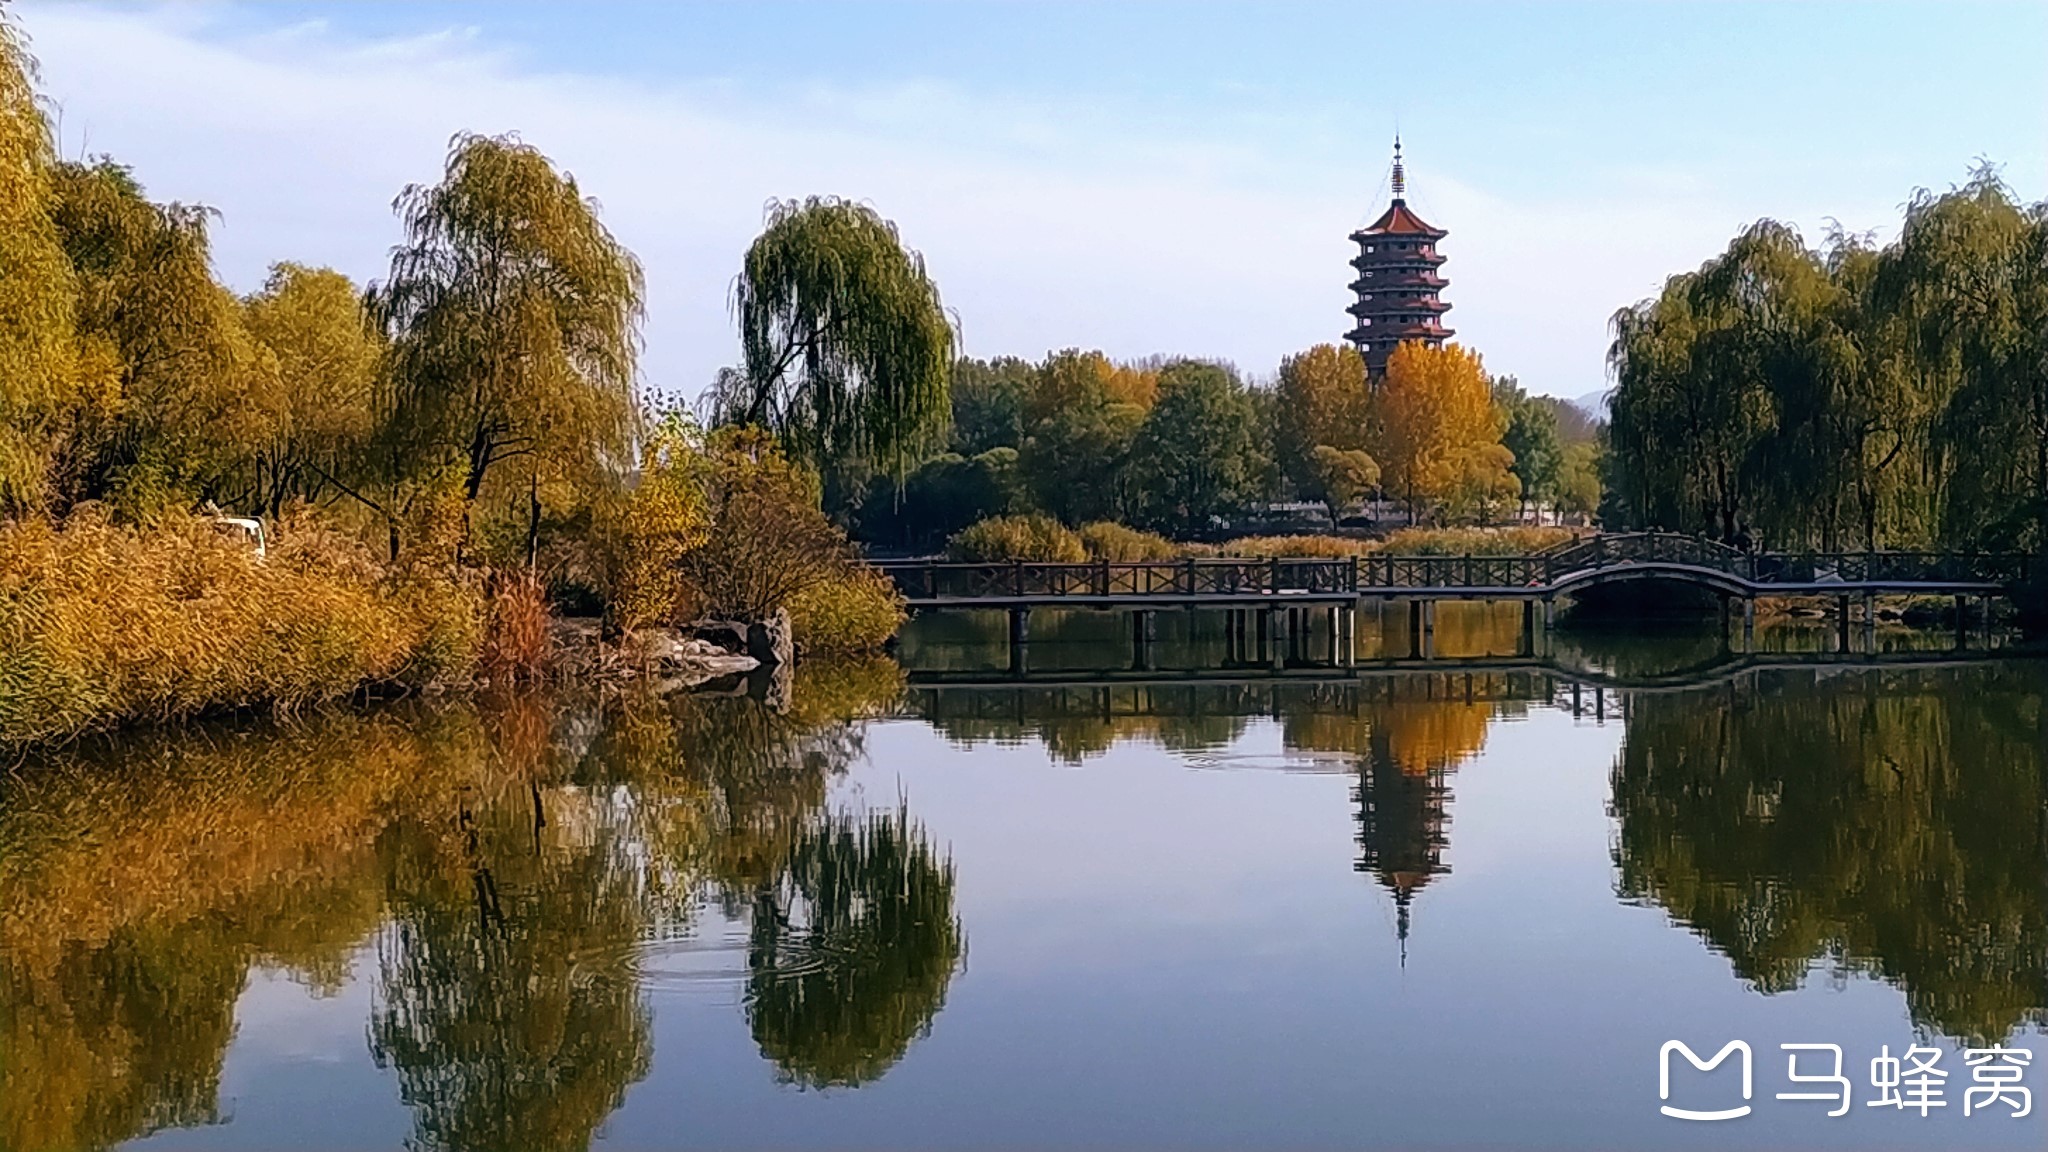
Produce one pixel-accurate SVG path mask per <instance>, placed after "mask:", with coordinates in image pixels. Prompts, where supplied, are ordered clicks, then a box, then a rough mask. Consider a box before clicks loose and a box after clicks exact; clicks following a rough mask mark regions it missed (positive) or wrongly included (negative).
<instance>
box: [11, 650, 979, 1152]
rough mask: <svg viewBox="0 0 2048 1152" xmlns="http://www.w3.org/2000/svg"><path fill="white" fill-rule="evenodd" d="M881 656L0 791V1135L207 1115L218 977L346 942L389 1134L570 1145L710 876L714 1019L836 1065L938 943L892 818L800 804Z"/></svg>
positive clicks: (913, 833) (900, 998) (285, 967)
mask: <svg viewBox="0 0 2048 1152" xmlns="http://www.w3.org/2000/svg"><path fill="white" fill-rule="evenodd" d="M900 689H901V673H900V671H899V670H897V669H896V668H895V666H894V665H891V664H888V663H886V662H879V663H875V664H870V665H860V666H852V667H843V668H836V669H825V668H821V669H818V670H816V671H815V672H814V673H810V674H807V676H805V677H800V678H799V682H798V684H797V687H796V694H795V699H794V702H793V704H792V706H791V707H790V708H789V709H787V710H786V711H783V712H776V711H773V710H772V709H769V708H766V707H763V706H762V705H761V704H759V703H758V702H756V701H754V700H751V699H747V698H744V697H738V698H731V699H718V698H703V697H694V698H680V699H671V700H657V699H624V700H620V699H611V700H605V701H597V700H575V699H553V698H548V697H546V696H524V697H515V698H510V699H503V700H490V701H485V702H482V703H481V704H480V705H479V706H477V707H475V708H468V707H465V708H451V709H432V708H425V707H413V708H390V709H383V710H379V711H376V712H373V713H370V714H366V715H354V714H346V713H337V714H328V715H320V716H316V717H312V718H309V719H306V720H305V721H303V722H298V723H291V724H268V725H253V726H243V727H241V728H225V727H224V728H219V729H202V730H195V731H187V732H184V733H179V734H156V735H142V736H131V737H127V738H124V739H122V740H120V741H118V742H115V743H110V744H106V745H102V746H95V747H87V748H81V749H76V750H72V751H71V752H68V753H66V754H64V755H62V756H59V757H52V758H50V759H48V760H47V762H43V763H36V764H31V765H26V766H24V767H23V768H22V769H21V770H20V771H19V772H18V774H17V776H16V777H15V778H14V779H13V780H11V781H10V782H9V783H8V784H7V786H6V793H5V798H4V803H0V872H4V875H0V891H4V903H0V946H4V960H0V1047H4V1050H5V1051H6V1053H7V1059H6V1061H5V1067H4V1072H0V1144H4V1146H6V1147H9V1148H20V1149H43V1148H74V1147H107V1146H110V1145H112V1144H116V1143H119V1142H121V1141H123V1140H126V1139H129V1138H132V1137H135V1136H139V1135H144V1134H147V1133H150V1132H153V1131H157V1130H159V1129H162V1128H167V1127H184V1126H193V1125H202V1124H209V1123H215V1122H218V1121H220V1120H221V1119H222V1118H223V1117H222V1108H221V1103H220V1076H221V1064H222V1059H223V1057H224V1055H225V1052H226V1050H227V1047H228V1044H229V1042H230V1040H231V1039H232V1037H233V1035H234V1031H235V1023H234V1013H235V1006H236V1003H237V1000H238V999H239V997H240V996H241V994H242V992H243V990H244V988H245V986H246V983H247V981H248V978H249V974H250V972H251V971H252V970H256V969H264V970H280V971H283V972H285V973H288V974H290V975H291V976H292V978H293V979H295V980H297V981H299V982H301V983H302V984H304V985H306V986H308V987H309V988H311V989H313V990H314V991H316V992H319V991H332V990H335V989H338V988H339V987H341V986H342V985H344V984H345V983H347V982H348V981H349V980H351V979H353V978H356V977H357V976H358V974H357V973H355V972H353V971H352V969H351V964H352V962H353V961H354V960H355V959H356V958H358V957H359V956H362V955H365V954H366V953H365V952H364V948H365V945H366V943H367V944H369V945H370V947H369V949H368V952H367V955H369V956H371V957H373V958H374V965H375V971H374V972H373V973H363V974H361V975H363V976H365V977H369V978H372V979H373V981H374V983H373V990H374V994H373V1001H372V1009H371V1018H370V1021H369V1026H368V1040H369V1054H370V1056H371V1057H372V1058H373V1059H374V1060H375V1062H376V1064H377V1065H378V1066H379V1067H383V1068H388V1069H390V1070H392V1071H394V1072H395V1073H396V1076H397V1081H398V1086H399V1092H400V1095H401V1098H402V1099H403V1101H404V1103H405V1104H406V1105H407V1106H408V1107H409V1108H410V1109H411V1111H412V1114H413V1129H414V1130H413V1139H412V1143H413V1144H414V1145H415V1146H418V1147H421V1148H448V1149H498V1148H550V1149H552V1148H583V1147H587V1146H588V1144H589V1143H590V1141H591V1139H592V1136H593V1133H594V1132H595V1131H596V1130H597V1128H598V1126H599V1125H600V1124H602V1123H603V1122H604V1120H605V1119H606V1117H608V1116H609V1115H610V1114H611V1113H612V1112H613V1111H614V1110H615V1109H617V1108H618V1106H619V1105H620V1103H621V1102H622V1101H623V1100H624V1098H625V1095H626V1092H627V1090H628V1089H629V1088H630V1087H631V1086H632V1085H633V1084H635V1083H636V1082H638V1081H640V1080H642V1079H644V1078H645V1077H646V1075H647V1073H648V1069H649V1067H650V1063H651V1060H652V1055H653V1036H652V1028H651V1019H652V1014H651V1010H650V1007H649V1004H648V1002H647V999H646V991H645V987H644V984H643V982H642V980H641V976H640V973H639V971H638V962H639V957H640V956H641V954H642V951H643V949H644V947H645V946H646V945H647V944H648V943H650V942H652V941H656V940H660V939H666V938H673V937H677V936H681V935H684V934H687V933H688V932H689V931H690V930H691V922H692V919H693V917H694V916H695V914H696V909H697V908H698V906H699V903H700V901H701V900H703V899H705V898H711V899H713V900H714V902H716V903H720V904H723V905H727V906H730V907H732V908H734V909H735V910H736V911H738V912H739V913H740V914H742V915H746V914H755V915H762V916H765V917H767V920H768V922H766V923H756V924H755V928H754V931H753V933H752V943H751V946H750V955H749V961H748V970H749V977H748V980H747V988H746V997H745V999H746V1012H747V1015H748V1018H749V1021H750V1023H751V1024H752V1026H753V1028H754V1031H755V1035H756V1038H757V1040H758V1042H759V1044H760V1047H761V1051H762V1054H763V1056H764V1057H765V1058H767V1059H768V1060H770V1061H771V1062H772V1063H773V1064H774V1065H775V1067H776V1068H777V1069H778V1073H779V1074H780V1075H782V1076H784V1077H786V1078H789V1079H793V1080H796V1081H798V1082H803V1083H813V1084H835V1085H836V1084H855V1083H860V1082H862V1081H863V1080H866V1079H869V1078H872V1077H873V1076H875V1075H879V1074H880V1073H881V1072H882V1071H884V1070H886V1069H887V1068H888V1067H889V1066H890V1065H891V1064H893V1063H894V1062H895V1061H896V1060H897V1059H899V1058H900V1057H901V1056H902V1055H903V1053H904V1051H905V1050H906V1049H907V1048H908V1046H909V1045H910V1044H911V1043H912V1042H913V1041H914V1040H915V1038H916V1037H917V1036H919V1035H921V1034H923V1032H924V1031H925V1030H927V1029H928V1028H929V1026H930V1023H931V1019H932V1017H933V1016H934V1015H935V1014H936V1013H937V1012H938V1011H939V1009H940V1008H941V1007H942V1006H943V1004H944V1001H945V991H946V986H947V984H948V982H949V981H950V979H951V977H952V975H953V973H954V972H955V970H956V969H957V966H958V961H959V958H960V956H961V954H962V952H963V951H964V948H965V933H964V931H963V930H962V928H961V926H960V922H959V918H958V915H957V913H956V912H955V911H954V909H953V899H954V894H953V877H952V870H951V865H950V863H949V862H948V861H946V860H945V859H944V858H943V856H942V854H941V853H940V852H939V851H938V850H937V849H936V848H934V847H933V845H932V842H931V840H930V838H929V837H928V836H927V834H926V833H925V832H924V831H923V829H922V827H921V826H920V825H919V824H918V823H917V821H916V820H915V819H914V818H913V817H912V816H911V814H910V812H909V811H908V810H907V809H903V808H899V809H896V810H893V811H891V812H888V813H885V814H880V815H875V816H872V817H861V816H856V815H852V814H847V813H834V812H830V811H828V810H827V807H826V787H827V784H828V782H829V781H830V779H831V778H833V777H835V776H836V775H838V774H840V773H842V772H843V771H844V770H845V768H846V766H847V764H848V763H849V762H850V761H851V760H852V758H854V757H856V756H857V755H858V754H859V752H860V747H861V745H860V729H859V721H860V720H861V719H863V718H865V717H868V716H872V715H876V714H880V713H883V712H886V711H889V710H891V709H892V708H893V706H894V701H895V698H896V695H897V693H898V692H900Z"/></svg>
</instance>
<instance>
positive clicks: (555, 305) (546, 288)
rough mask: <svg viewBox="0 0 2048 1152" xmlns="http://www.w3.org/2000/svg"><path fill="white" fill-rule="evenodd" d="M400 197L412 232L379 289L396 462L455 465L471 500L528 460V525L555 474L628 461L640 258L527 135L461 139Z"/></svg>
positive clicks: (523, 475) (398, 465)
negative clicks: (432, 181)
mask: <svg viewBox="0 0 2048 1152" xmlns="http://www.w3.org/2000/svg"><path fill="white" fill-rule="evenodd" d="M393 206H394V208H396V209H397V211H398V212H399V214H400V216H401V217H402V218H403V219H404V222H405V233H406V240H405V243H404V244H402V245H400V246H399V247H398V248H397V249H395V250H394V251H393V252H392V255H391V275H390V278H389V279H388V280H387V281H385V282H384V283H383V284H382V285H379V286H375V287H373V288H372V289H371V302H372V307H373V309H374V311H375V313H376V315H377V317H378V319H379V320H380V321H381V322H382V324H383V326H384V328H385V331H386V333H387V334H388V336H389V337H390V340H391V348H392V354H391V371H390V376H391V387H392V392H391V397H390V411H389V415H390V417H391V419H390V425H389V426H390V430H391V435H392V438H393V446H392V449H391V451H390V453H389V454H388V459H389V460H391V461H392V466H393V468H394V469H395V470H401V471H403V470H414V471H419V472H434V471H441V470H452V472H453V474H454V475H455V476H456V478H457V479H458V481H459V483H460V486H461V490H462V493H463V496H464V498H465V500H466V502H467V504H466V507H469V506H474V505H475V503H476V501H477V499H478V497H479V496H480V495H481V494H482V493H483V492H484V484H485V481H486V480H488V479H490V478H492V477H493V476H494V475H495V474H497V473H498V472H499V471H502V470H503V467H505V466H509V465H511V463H512V462H514V461H517V462H519V464H520V467H519V468H518V471H519V475H518V477H517V479H518V480H519V481H520V483H519V485H518V487H519V488H520V489H523V493H522V494H523V495H524V496H525V497H526V499H527V503H528V514H529V521H528V522H529V527H530V530H531V528H533V527H537V525H538V523H539V519H540V511H541V510H540V491H541V487H542V485H543V484H544V483H546V482H547V481H549V480H551V479H553V478H556V477H560V476H564V475H574V474H588V473H590V472H593V471H597V470H601V469H604V468H607V467H612V466H622V465H624V464H625V463H626V461H627V460H628V452H629V450H630V448H631V438H632V425H633V416H634V410H635V409H634V395H633V382H634V375H635V371H636V368H637V364H638V354H639V347H640V340H639V331H638V325H639V321H640V318H641V315H642V309H641V296H642V279H641V273H640V265H639V262H638V261H636V260H635V259H634V258H633V255H632V253H630V252H628V251H627V250H626V248H625V246H624V245H622V244H620V243H619V242H618V240H617V239H616V238H614V237H613V236H612V234H611V232H610V231H608V230H607V229H606V228H605V226H604V225H603V224H602V223H601V222H600V221H599V220H598V209H597V203H596V201H594V200H590V199H586V198H585V197H584V196H583V195H582V194H581V192H580V191H579V190H578V188H577V185H576V181H575V179H574V178H573V177H571V176H569V175H568V174H566V173H561V172H557V171H556V170H555V167H554V165H553V164H552V163H550V162H549V160H548V158H547V157H546V156H543V155H542V154H541V153H540V152H539V150H537V149H535V148H533V147H532V146H531V145H528V144H525V143H523V142H521V141H520V140H519V139H518V138H517V137H514V136H478V135H472V134H467V133H465V134H463V135H459V136H457V137H456V138H455V140H454V142H453V143H452V144H451V145H450V147H449V150H448V160H447V167H446V170H445V172H444V173H443V176H442V180H441V182H440V183H439V184H436V185H433V186H431V187H429V186H424V185H418V184H414V185H411V186H409V187H407V188H406V189H405V191H404V192H403V193H401V194H400V195H399V197H398V199H397V201H396V202H395V204H394V205H393Z"/></svg>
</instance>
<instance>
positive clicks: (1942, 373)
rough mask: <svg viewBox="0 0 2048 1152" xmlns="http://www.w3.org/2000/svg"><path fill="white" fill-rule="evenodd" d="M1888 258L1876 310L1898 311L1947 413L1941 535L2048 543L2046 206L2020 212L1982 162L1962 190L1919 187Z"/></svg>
mask: <svg viewBox="0 0 2048 1152" xmlns="http://www.w3.org/2000/svg"><path fill="white" fill-rule="evenodd" d="M1879 262H1880V267H1879V268H1878V270H1877V272H1876V274H1875V281H1876V282H1875V285H1874V292H1873V301H1874V304H1875V306H1876V307H1879V308H1882V309H1885V310H1886V311H1888V312H1890V313H1892V314H1894V315H1896V317H1897V318H1898V320H1899V322H1900V324H1901V326H1902V329H1903V338H1904V340H1905V341H1906V342H1907V345H1908V348H1909V355H1910V360H1911V364H1912V371H1913V372H1914V374H1915V375H1916V376H1917V378H1918V379H1917V381H1916V383H1917V387H1918V389H1919V390H1920V391H1922V392H1923V393H1926V394H1927V395H1928V396H1929V397H1930V399H1931V400H1932V402H1933V405H1934V407H1935V409H1936V414H1935V415H1934V416H1933V418H1932V419H1933V426H1932V428H1931V430H1930V440H1931V445H1930V446H1931V450H1932V455H1933V459H1932V461H1931V466H1930V472H1931V473H1932V474H1933V475H1934V476H1935V477H1936V478H1937V479H1938V480H1939V481H1941V483H1942V489H1941V503H1942V505H1943V508H1942V517H1941V519H1942V524H1943V531H1942V535H1943V536H1944V538H1945V540H1946V541H1947V542H1950V543H1954V544H1960V545H1964V546H1972V547H1982V546H1989V547H1995V548H2010V547H2014V546H2021V547H2025V546H2029V545H2031V547H2033V548H2036V549H2038V548H2041V547H2043V546H2048V204H2037V205H2034V206H2033V207H2032V208H2031V209H2028V208H2024V207H2022V206H2021V205H2019V204H2018V203H2016V202H2015V201H2014V200H2013V197H2012V193H2011V191H2010V190H2009V189H2007V188H2006V187H2005V185H2004V184H2003V183H2002V182H2000V180H1999V179H1998V176H1997V173H1996V171H1995V170H1993V169H1991V168H1989V167H1988V166H1987V167H1980V168H1979V169H1978V170H1977V171H1976V172H1974V173H1972V175H1971V178H1970V180H1969V182H1968V183H1966V184H1964V185H1963V186H1962V187H1960V188H1957V189H1954V190H1952V191H1950V192H1948V193H1945V194H1943V195H1939V196H1936V195H1932V194H1929V193H1927V192H1924V191H1923V192H1921V193H1919V194H1917V195H1915V196H1914V198H1913V200H1912V201H1911V203H1910V204H1908V206H1907V209H1906V219H1905V226H1904V228H1903V230H1902V231H1901V233H1900V236H1899V240H1898V242H1897V243H1896V244H1894V245H1892V246H1891V247H1890V248H1888V249H1886V250H1885V251H1884V252H1883V253H1882V254H1881V255H1880V257H1879ZM1989 429H1998V430H2000V433H2001V434H1999V435H1986V431H1987V430H1989Z"/></svg>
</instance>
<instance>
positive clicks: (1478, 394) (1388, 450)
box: [1374, 342, 1514, 517]
mask: <svg viewBox="0 0 2048 1152" xmlns="http://www.w3.org/2000/svg"><path fill="white" fill-rule="evenodd" d="M1374 408H1375V416H1376V423H1377V424H1378V425H1379V432H1380V443H1379V445H1378V451H1376V452H1375V453H1374V456H1375V457H1376V458H1377V459H1378V461H1379V463H1380V472H1381V479H1382V482H1383V483H1384V484H1385V485H1386V487H1387V488H1388V490H1389V491H1391V492H1394V493H1397V494H1398V495H1399V496H1400V497H1401V498H1402V499H1403V500H1405V501H1407V503H1408V510H1409V514H1410V516H1411V517H1412V516H1415V515H1416V514H1418V513H1419V512H1420V511H1421V509H1422V508H1423V507H1424V506H1425V505H1431V504H1437V503H1441V502H1448V503H1450V504H1451V505H1452V506H1453V507H1452V510H1453V511H1461V510H1465V509H1462V508H1459V507H1458V506H1459V505H1463V504H1470V505H1471V506H1472V508H1473V509H1474V510H1483V508H1484V506H1485V504H1486V503H1487V502H1488V501H1492V500H1498V499H1503V498H1511V497H1512V495H1513V491H1511V490H1509V488H1508V484H1509V483H1510V482H1512V481H1513V480H1514V477H1513V476H1512V475H1510V474H1508V472H1507V467H1508V465H1509V464H1512V463H1513V462H1514V456H1513V455H1512V454H1511V453H1508V451H1507V449H1506V448H1504V447H1503V446H1502V445H1501V442H1500V434H1501V422H1500V418H1499V415H1498V414H1497V413H1496V412H1495V410H1494V404H1493V396H1492V392H1491V389H1490V388H1489V387H1488V378H1487V375H1486V369H1485V366H1484V365H1483V364H1481V362H1480V359H1479V356H1478V354H1477V353H1474V352H1469V351H1467V350H1465V349H1464V348H1461V347H1459V346H1458V345H1456V344H1451V345H1447V346H1445V347H1442V348H1432V347H1429V346H1428V345H1425V344H1420V343H1412V342H1411V343H1407V344H1403V345H1401V346H1400V347H1399V348H1397V349H1395V350H1394V355H1393V356H1392V357H1391V358H1390V359H1389V360H1388V361H1387V373H1386V377H1385V379H1384V380H1383V381H1382V382H1381V384H1380V387H1379V392H1378V394H1377V395H1376V396H1375V397H1374ZM1502 477H1505V479H1502Z"/></svg>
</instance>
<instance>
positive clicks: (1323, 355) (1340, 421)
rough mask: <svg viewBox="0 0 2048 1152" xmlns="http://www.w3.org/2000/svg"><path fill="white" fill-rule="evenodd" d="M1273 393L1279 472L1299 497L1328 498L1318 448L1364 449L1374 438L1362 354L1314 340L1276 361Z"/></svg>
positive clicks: (1328, 493)
mask: <svg viewBox="0 0 2048 1152" xmlns="http://www.w3.org/2000/svg"><path fill="white" fill-rule="evenodd" d="M1274 391H1275V392H1276V393H1277V395H1276V405H1275V416H1276V418H1277V419H1276V423H1277V425H1278V427H1276V428H1275V430H1274V433H1275V435H1274V452H1275V454H1276V455H1277V456H1278V462H1279V464H1280V467H1281V470H1282V471H1283V472H1284V473H1285V474H1286V476H1287V478H1288V480H1290V481H1292V482H1293V484H1294V486H1295V488H1296V489H1297V490H1299V491H1300V492H1302V493H1303V494H1304V495H1308V496H1312V497H1314V498H1316V499H1320V500H1324V501H1331V500H1332V494H1331V493H1330V491H1329V490H1328V489H1327V488H1325V487H1324V486H1323V483H1322V481H1323V478H1324V476H1325V475H1326V469H1325V468H1324V467H1323V466H1322V465H1321V464H1319V463H1318V460H1317V448H1318V447H1328V448H1331V449H1333V450H1336V451H1340V452H1354V451H1364V450H1365V449H1366V445H1368V444H1369V443H1371V442H1372V439H1373V436H1372V429H1371V427H1370V420H1371V417H1372V408H1371V391H1370V389H1369V387H1368V385H1367V381H1366V371H1365V358H1364V357H1363V356H1361V355H1359V353H1358V349H1356V348H1353V347H1352V346H1350V345H1348V344H1345V345H1336V344H1318V345H1316V346H1315V347H1313V348H1311V349H1309V350H1308V351H1306V352H1302V353H1298V354H1296V355H1293V356H1289V357H1288V358H1287V359H1285V360H1283V361H1281V362H1280V373H1279V378H1278V381H1277V383H1276V385H1275V388H1274ZM1376 470H1377V467H1375V471H1376ZM1340 502H1342V503H1348V502H1349V501H1348V500H1347V501H1340Z"/></svg>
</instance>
